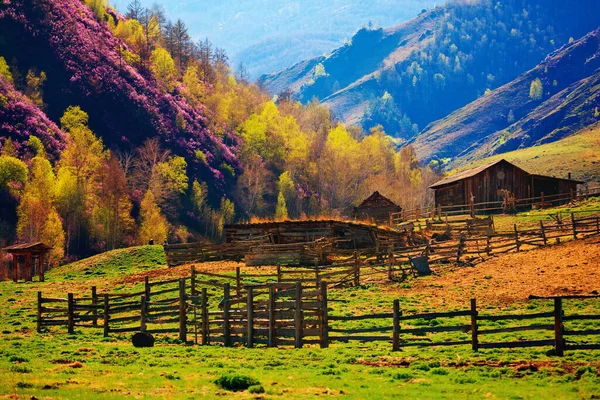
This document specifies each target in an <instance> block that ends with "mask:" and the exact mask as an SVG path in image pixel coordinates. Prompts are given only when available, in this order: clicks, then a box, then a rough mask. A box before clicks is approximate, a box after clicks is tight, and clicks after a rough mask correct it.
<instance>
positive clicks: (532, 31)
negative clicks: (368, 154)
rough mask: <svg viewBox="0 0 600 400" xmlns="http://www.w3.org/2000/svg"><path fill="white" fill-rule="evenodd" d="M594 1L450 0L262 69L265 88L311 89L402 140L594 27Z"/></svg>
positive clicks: (300, 93)
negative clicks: (322, 52) (317, 53)
mask: <svg viewBox="0 0 600 400" xmlns="http://www.w3.org/2000/svg"><path fill="white" fill-rule="evenodd" d="M595 9H596V3H595V2H594V1H591V0H584V1H580V2H577V3H576V4H572V3H566V2H548V1H543V0H533V1H524V0H508V1H503V2H496V1H492V0H482V1H475V2H474V1H454V2H449V3H448V4H446V5H444V6H440V7H437V8H435V9H433V10H430V11H427V12H425V13H422V14H421V15H419V16H418V17H416V18H415V19H413V20H411V21H408V22H406V23H403V24H401V25H398V26H395V27H392V28H387V29H362V30H361V31H359V32H358V33H357V34H356V35H355V36H354V37H353V38H352V40H351V41H349V42H348V43H347V44H346V45H344V46H343V47H341V48H339V49H337V50H335V51H333V52H332V53H331V54H330V55H327V56H322V57H318V58H314V59H311V60H307V61H304V62H302V63H299V64H296V65H294V66H292V67H290V68H288V69H286V70H284V71H280V72H277V73H274V74H271V75H267V76H263V77H262V78H261V80H262V82H263V83H264V84H265V85H266V86H267V88H269V90H270V91H271V92H272V93H273V94H277V93H280V92H281V91H283V90H286V89H289V90H291V92H292V93H293V94H294V95H295V97H296V98H297V99H299V100H301V101H309V100H311V99H312V98H314V97H316V98H318V99H320V100H321V101H322V102H324V103H325V104H327V105H328V106H329V107H330V108H331V110H332V111H333V112H334V113H335V114H336V115H337V116H338V117H339V118H340V119H341V120H343V121H345V122H348V123H353V124H361V125H362V126H363V127H364V128H366V129H368V128H370V127H371V126H374V125H376V124H381V125H383V127H384V129H385V130H386V132H387V133H389V134H391V135H394V136H396V137H400V138H403V139H409V138H411V137H413V136H415V135H416V133H417V132H418V131H419V130H420V129H422V128H423V127H425V126H426V125H427V124H429V123H431V122H433V121H435V120H437V119H440V118H444V117H445V116H447V115H448V114H450V113H451V112H453V111H455V110H457V109H458V108H460V107H462V106H465V105H466V104H468V103H470V102H472V101H474V100H476V99H478V98H480V97H482V96H483V95H484V94H485V93H486V91H488V90H493V89H495V88H498V87H500V86H502V85H504V84H506V83H508V82H510V81H512V80H513V79H515V78H517V77H518V76H519V75H521V74H523V73H524V72H525V71H527V70H529V69H531V68H533V67H535V66H536V65H537V64H538V63H540V62H541V61H542V60H543V59H544V57H546V56H547V55H548V54H549V53H551V52H552V51H555V50H556V49H558V48H560V47H561V46H563V45H564V44H567V43H568V42H569V41H570V40H572V39H573V38H574V39H577V38H580V37H582V36H584V35H585V34H587V33H588V32H589V31H591V30H593V29H595V28H597V27H598V25H599V22H600V17H598V14H597V13H596V12H595V11H596V10H595Z"/></svg>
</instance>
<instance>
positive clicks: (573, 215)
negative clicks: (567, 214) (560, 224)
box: [571, 213, 577, 239]
mask: <svg viewBox="0 0 600 400" xmlns="http://www.w3.org/2000/svg"><path fill="white" fill-rule="evenodd" d="M571 225H572V227H573V239H577V225H576V221H575V213H571Z"/></svg>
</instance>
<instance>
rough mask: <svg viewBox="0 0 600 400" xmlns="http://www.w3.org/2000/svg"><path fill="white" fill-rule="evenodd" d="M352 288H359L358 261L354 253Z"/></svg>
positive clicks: (356, 254)
mask: <svg viewBox="0 0 600 400" xmlns="http://www.w3.org/2000/svg"><path fill="white" fill-rule="evenodd" d="M354 286H360V261H359V260H358V253H357V252H356V251H355V252H354Z"/></svg>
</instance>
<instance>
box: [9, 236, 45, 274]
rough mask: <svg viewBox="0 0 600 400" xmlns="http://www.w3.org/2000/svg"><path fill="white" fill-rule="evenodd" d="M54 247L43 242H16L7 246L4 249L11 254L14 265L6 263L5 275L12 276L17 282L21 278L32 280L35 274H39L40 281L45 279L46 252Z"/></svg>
mask: <svg viewBox="0 0 600 400" xmlns="http://www.w3.org/2000/svg"><path fill="white" fill-rule="evenodd" d="M51 249H52V247H51V246H48V245H47V244H45V243H42V242H36V243H24V244H15V245H12V246H8V247H5V248H4V249H3V250H4V251H5V252H6V253H8V254H11V255H12V257H13V259H12V266H10V265H4V266H2V268H5V269H6V270H5V271H3V275H5V276H8V277H11V276H12V279H13V281H15V282H17V281H19V280H21V279H23V280H25V281H26V282H27V281H31V280H32V278H33V277H34V276H36V275H37V276H38V277H39V279H40V282H43V281H44V259H45V257H46V254H48V252H49V251H50V250H51Z"/></svg>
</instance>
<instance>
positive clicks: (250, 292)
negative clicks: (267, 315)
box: [246, 286, 254, 347]
mask: <svg viewBox="0 0 600 400" xmlns="http://www.w3.org/2000/svg"><path fill="white" fill-rule="evenodd" d="M247 306H248V308H247V310H248V316H247V317H248V337H247V340H248V341H247V343H246V346H247V347H252V346H254V289H253V288H252V286H249V287H248V304H247Z"/></svg>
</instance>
